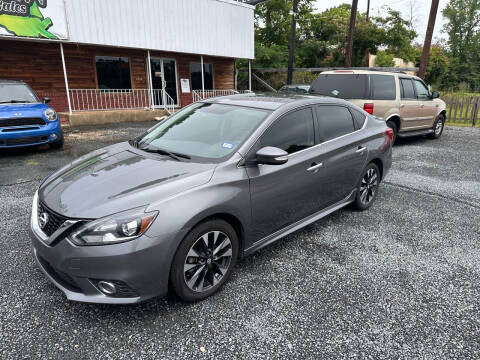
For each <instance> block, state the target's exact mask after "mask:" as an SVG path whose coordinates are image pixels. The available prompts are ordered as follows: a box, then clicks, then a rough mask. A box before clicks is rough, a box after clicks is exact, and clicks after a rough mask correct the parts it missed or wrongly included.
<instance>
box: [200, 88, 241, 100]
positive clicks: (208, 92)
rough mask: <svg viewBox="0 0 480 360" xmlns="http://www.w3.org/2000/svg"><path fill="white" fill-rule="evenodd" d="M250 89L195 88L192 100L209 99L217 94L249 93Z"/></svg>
mask: <svg viewBox="0 0 480 360" xmlns="http://www.w3.org/2000/svg"><path fill="white" fill-rule="evenodd" d="M248 92H250V91H248V90H233V89H232V90H193V91H192V100H193V102H197V101H200V100H204V99H208V98H211V97H215V96H227V95H235V94H242V93H248Z"/></svg>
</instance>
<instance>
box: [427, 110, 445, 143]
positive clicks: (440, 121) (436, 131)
mask: <svg viewBox="0 0 480 360" xmlns="http://www.w3.org/2000/svg"><path fill="white" fill-rule="evenodd" d="M444 127H445V116H444V115H443V114H440V115H438V117H437V120H436V121H435V123H434V124H433V128H432V130H433V133H432V134H429V135H428V137H429V138H430V139H438V138H440V136H442V134H443V128H444Z"/></svg>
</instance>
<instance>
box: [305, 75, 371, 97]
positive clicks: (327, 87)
mask: <svg viewBox="0 0 480 360" xmlns="http://www.w3.org/2000/svg"><path fill="white" fill-rule="evenodd" d="M310 93H312V94H315V95H325V96H333V97H338V98H341V99H367V98H368V97H369V93H368V75H366V74H320V75H319V76H318V77H317V79H316V80H315V81H314V82H313V84H312V87H311V88H310Z"/></svg>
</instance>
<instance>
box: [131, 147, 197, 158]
mask: <svg viewBox="0 0 480 360" xmlns="http://www.w3.org/2000/svg"><path fill="white" fill-rule="evenodd" d="M140 149H141V150H143V151H146V152H150V153H156V154H160V155H167V156H170V157H171V158H172V159H175V160H177V161H181V160H180V158H184V159H190V156H188V155H185V154H181V153H177V152H171V151H168V150H165V149H160V148H155V147H144V148H140Z"/></svg>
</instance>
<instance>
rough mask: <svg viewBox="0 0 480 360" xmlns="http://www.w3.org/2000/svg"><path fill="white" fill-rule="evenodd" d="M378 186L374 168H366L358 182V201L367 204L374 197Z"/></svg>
mask: <svg viewBox="0 0 480 360" xmlns="http://www.w3.org/2000/svg"><path fill="white" fill-rule="evenodd" d="M377 186H378V175H377V172H376V171H375V169H368V170H367V172H366V173H365V175H364V176H363V178H362V183H361V184H360V201H361V202H362V203H363V204H365V205H366V204H369V203H370V202H371V201H372V199H373V198H374V197H375V192H376V191H377Z"/></svg>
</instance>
